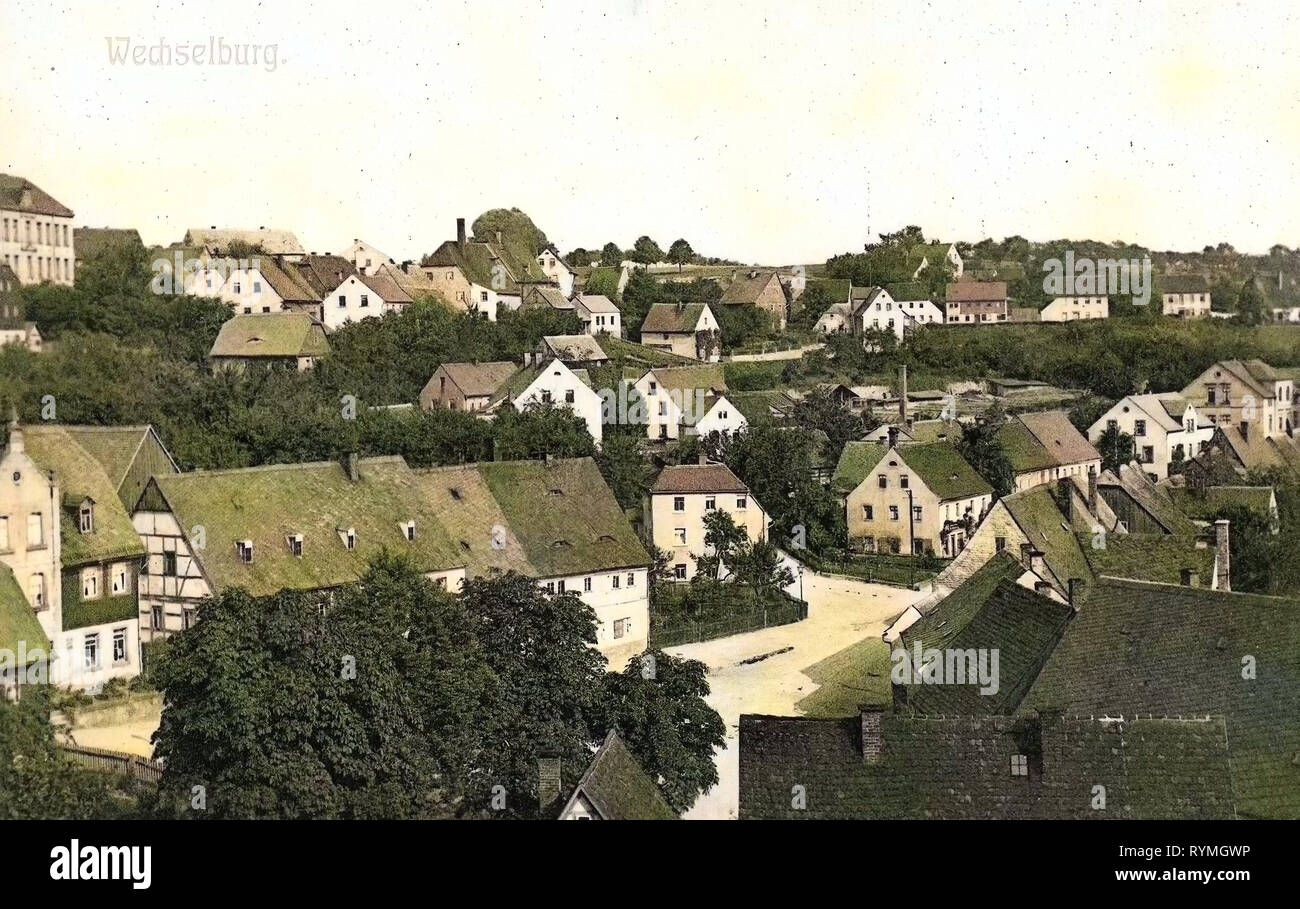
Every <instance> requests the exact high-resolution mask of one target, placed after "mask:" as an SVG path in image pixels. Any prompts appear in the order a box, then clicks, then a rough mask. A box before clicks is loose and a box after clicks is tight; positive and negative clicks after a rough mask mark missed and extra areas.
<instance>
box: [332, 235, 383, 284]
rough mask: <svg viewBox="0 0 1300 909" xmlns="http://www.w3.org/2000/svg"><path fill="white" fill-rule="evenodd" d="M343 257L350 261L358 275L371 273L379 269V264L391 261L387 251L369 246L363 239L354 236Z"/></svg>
mask: <svg viewBox="0 0 1300 909" xmlns="http://www.w3.org/2000/svg"><path fill="white" fill-rule="evenodd" d="M343 258H345V259H347V260H348V261H349V262H351V263H352V267H353V268H355V269H356V270H357V274H359V275H373V274H374V273H375V272H377V271H378V270H379V266H381V265H384V264H385V263H391V262H392V261H393V260H392V258H390V257H389V256H388V254H387V253H385V252H382V251H380V250H379V249H377V248H376V247H374V246H371V245H370V244H369V243H367V242H366V241H365V240H358V239H356V238H354V239H353V240H352V245H351V246H349V247H348V248H347V250H346V251H344V253H343Z"/></svg>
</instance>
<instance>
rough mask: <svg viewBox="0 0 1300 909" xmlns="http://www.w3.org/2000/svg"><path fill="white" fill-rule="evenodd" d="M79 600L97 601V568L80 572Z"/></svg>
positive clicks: (84, 569) (93, 567)
mask: <svg viewBox="0 0 1300 909" xmlns="http://www.w3.org/2000/svg"><path fill="white" fill-rule="evenodd" d="M81 598H82V599H83V600H97V599H99V566H98V565H95V566H92V567H90V568H83V569H82V570H81Z"/></svg>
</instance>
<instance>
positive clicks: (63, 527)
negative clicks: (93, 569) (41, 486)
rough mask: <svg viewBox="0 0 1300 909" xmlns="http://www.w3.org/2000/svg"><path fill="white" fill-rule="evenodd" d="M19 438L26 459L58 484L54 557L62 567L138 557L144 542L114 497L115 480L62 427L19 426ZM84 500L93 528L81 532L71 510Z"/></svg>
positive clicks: (74, 510)
mask: <svg viewBox="0 0 1300 909" xmlns="http://www.w3.org/2000/svg"><path fill="white" fill-rule="evenodd" d="M23 438H24V440H25V442H26V447H27V454H28V456H29V457H31V459H32V460H33V461H35V462H36V463H37V464H39V465H40V466H41V469H43V470H47V471H53V472H54V477H55V480H56V481H57V482H58V484H59V493H60V496H61V497H62V500H63V501H62V502H61V503H60V504H61V508H60V514H59V526H60V535H61V537H62V541H63V551H62V552H61V553H60V558H61V560H62V562H63V564H64V565H65V566H76V565H85V564H89V563H91V562H108V561H112V560H114V559H125V558H132V557H136V556H142V555H144V551H145V550H144V544H143V543H141V542H140V536H139V534H137V533H136V532H135V527H134V526H133V525H132V524H131V516H130V515H129V514H127V510H126V506H124V505H123V504H122V500H121V499H120V498H118V495H117V485H118V484H117V482H115V480H114V479H113V478H111V477H110V476H109V475H108V472H107V471H106V470H105V469H104V465H103V464H101V463H100V462H99V461H97V460H96V459H95V458H94V457H93V456H92V455H91V454H90V453H89V452H88V451H86V449H84V448H82V447H81V445H79V444H78V443H77V441H76V439H75V438H74V437H73V435H72V434H71V433H69V432H68V431H67V430H66V429H65V428H64V427H62V426H52V425H35V426H25V427H23ZM87 498H89V499H92V500H93V501H94V503H95V506H94V513H95V517H94V530H93V531H92V532H91V533H82V532H81V526H80V523H79V520H78V514H77V510H78V507H79V506H80V505H81V503H82V502H83V501H84V500H85V499H87Z"/></svg>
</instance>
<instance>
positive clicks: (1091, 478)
mask: <svg viewBox="0 0 1300 909" xmlns="http://www.w3.org/2000/svg"><path fill="white" fill-rule="evenodd" d="M1088 510H1089V511H1091V512H1092V513H1093V514H1096V513H1097V471H1096V470H1095V469H1090V470H1089V471H1088Z"/></svg>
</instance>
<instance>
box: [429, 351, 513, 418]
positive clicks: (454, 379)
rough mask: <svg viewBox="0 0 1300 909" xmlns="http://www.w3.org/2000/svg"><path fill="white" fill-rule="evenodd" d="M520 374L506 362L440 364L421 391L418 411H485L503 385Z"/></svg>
mask: <svg viewBox="0 0 1300 909" xmlns="http://www.w3.org/2000/svg"><path fill="white" fill-rule="evenodd" d="M518 371H519V367H518V366H517V365H516V364H514V363H512V362H510V361H509V360H500V361H496V362H491V363H443V364H442V365H441V366H439V367H438V368H437V369H436V370H435V371H434V373H433V375H432V376H431V377H430V379H429V381H428V382H427V383H425V386H424V388H422V389H421V390H420V409H421V410H433V409H434V408H435V407H445V408H447V409H448V410H463V411H467V412H470V413H474V412H478V411H485V410H487V409H488V407H489V406H490V405H491V404H492V403H493V400H494V398H497V396H498V392H500V391H501V390H502V389H503V388H504V386H505V384H506V382H507V381H508V380H509V379H510V377H511V376H513V375H514V374H515V373H517V372H518Z"/></svg>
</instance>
